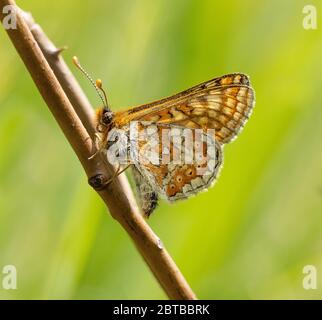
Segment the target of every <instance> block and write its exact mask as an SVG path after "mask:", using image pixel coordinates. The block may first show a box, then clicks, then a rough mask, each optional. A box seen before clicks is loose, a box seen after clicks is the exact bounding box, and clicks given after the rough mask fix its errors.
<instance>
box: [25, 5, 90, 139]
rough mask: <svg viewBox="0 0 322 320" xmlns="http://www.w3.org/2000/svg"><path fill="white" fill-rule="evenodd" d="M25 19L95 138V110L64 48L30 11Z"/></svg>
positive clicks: (86, 126) (72, 102)
mask: <svg viewBox="0 0 322 320" xmlns="http://www.w3.org/2000/svg"><path fill="white" fill-rule="evenodd" d="M22 14H23V15H24V19H25V21H26V23H27V24H28V26H29V29H30V31H31V33H32V35H33V36H34V38H35V40H36V42H37V44H38V46H39V48H40V49H41V51H42V53H43V54H44V56H45V58H46V60H47V62H48V63H49V65H50V67H51V68H52V70H53V71H54V74H55V76H56V78H57V80H58V81H59V83H60V85H61V86H62V88H63V89H64V91H65V93H66V95H67V97H68V99H69V101H70V102H71V104H72V105H73V106H74V108H75V111H76V113H77V115H78V117H79V118H80V119H81V121H82V122H83V125H84V127H85V128H86V130H87V132H88V133H89V135H90V136H91V138H92V139H94V138H95V124H94V121H93V120H94V110H93V108H92V106H91V104H90V103H89V101H88V99H87V97H86V95H85V94H84V92H83V90H82V89H81V87H80V86H79V84H78V82H77V80H76V79H75V77H74V75H73V74H72V73H71V71H70V70H69V68H68V66H67V64H66V62H65V61H64V59H63V57H62V56H61V55H60V53H61V52H62V51H63V50H64V48H61V49H59V48H56V46H55V45H54V44H53V43H52V42H51V41H50V39H49V38H48V37H47V35H46V34H45V33H44V32H43V30H42V28H41V27H40V25H39V24H36V23H35V22H34V20H33V18H32V16H31V14H30V13H27V12H23V11H22Z"/></svg>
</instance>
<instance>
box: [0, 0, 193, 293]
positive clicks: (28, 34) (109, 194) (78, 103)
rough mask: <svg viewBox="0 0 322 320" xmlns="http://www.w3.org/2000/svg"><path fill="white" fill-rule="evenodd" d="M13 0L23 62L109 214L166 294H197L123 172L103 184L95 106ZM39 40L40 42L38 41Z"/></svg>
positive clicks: (2, 1)
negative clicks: (95, 143)
mask: <svg viewBox="0 0 322 320" xmlns="http://www.w3.org/2000/svg"><path fill="white" fill-rule="evenodd" d="M6 5H12V6H15V8H16V9H17V10H16V22H17V29H7V30H6V31H7V33H8V35H9V37H10V39H11V41H12V43H13V44H14V46H15V48H16V50H17V52H18V53H19V55H20V57H21V58H22V60H23V62H24V64H25V65H26V67H27V69H28V71H29V73H30V74H31V76H32V78H33V81H34V82H35V84H36V86H37V88H38V90H39V92H40V93H41V95H42V97H43V99H44V100H45V102H46V104H47V105H48V107H49V109H50V111H51V112H52V114H53V115H54V117H55V119H56V121H57V123H58V124H59V126H60V127H61V129H62V131H63V132H64V134H65V136H66V138H67V140H68V142H69V143H70V145H71V146H72V148H73V149H74V151H75V153H76V155H77V157H78V158H79V160H80V162H81V164H82V166H83V168H84V170H85V172H86V174H87V177H88V180H89V183H90V184H91V186H92V187H93V188H94V189H95V190H96V191H97V193H98V194H99V195H100V197H101V198H102V199H103V201H104V202H105V203H106V205H107V207H108V208H109V211H110V213H111V215H112V216H113V217H114V218H115V219H116V220H117V221H118V222H119V223H120V224H121V225H122V226H123V228H124V229H125V230H126V232H127V233H128V234H129V236H130V237H131V238H132V240H133V242H134V243H135V245H136V247H137V248H138V250H139V252H140V253H141V255H142V257H143V258H144V260H145V261H146V263H147V264H148V265H149V267H150V269H151V271H152V272H153V274H154V275H155V277H156V279H157V280H158V281H159V283H160V285H161V286H162V288H163V289H164V291H165V292H166V294H167V295H168V297H169V298H170V299H195V298H196V297H195V295H194V293H193V291H192V290H191V289H190V287H189V285H188V283H187V282H186V280H185V279H184V277H183V275H182V274H181V272H180V270H179V269H178V267H177V266H176V265H175V263H174V261H173V260H172V258H171V257H170V255H169V254H168V252H167V251H166V249H165V248H164V247H163V246H162V244H161V242H160V239H159V238H158V237H157V236H156V235H155V234H154V232H153V231H152V230H151V228H150V227H149V226H148V224H147V223H146V221H145V220H144V218H143V217H142V216H141V214H140V213H139V210H138V207H137V205H136V202H135V200H134V197H133V194H132V191H131V188H130V186H129V184H128V181H127V180H126V178H125V177H124V176H122V175H121V176H120V177H118V179H115V181H114V182H113V183H111V184H109V185H108V186H107V187H103V186H104V182H105V181H106V180H107V179H108V177H109V176H110V174H111V172H112V170H113V169H112V167H108V166H106V165H105V164H104V163H103V162H102V160H101V157H100V156H99V155H97V156H95V157H93V158H91V159H89V157H90V156H91V155H92V154H93V150H94V148H95V147H94V146H93V140H92V139H91V136H92V137H93V134H94V131H93V129H94V127H93V116H92V114H93V112H92V109H91V108H90V104H89V103H88V101H87V98H86V96H85V95H84V94H83V92H82V90H81V89H80V87H79V85H78V83H77V81H76V80H75V79H74V77H73V76H72V74H71V72H70V71H69V69H68V67H67V65H66V64H65V63H64V62H63V60H62V58H61V57H60V56H59V50H57V49H56V48H55V46H54V45H53V44H52V43H51V42H50V41H49V39H48V38H47V37H46V36H45V34H44V33H43V31H42V30H41V29H40V28H39V27H37V26H36V25H35V24H34V22H32V20H30V18H29V20H28V21H29V22H28V24H29V27H28V24H27V23H26V21H25V15H24V14H23V13H22V11H20V10H18V8H17V7H16V5H15V3H14V1H13V0H0V10H1V12H0V15H1V21H2V20H3V18H4V13H3V7H4V6H6ZM37 41H38V43H37Z"/></svg>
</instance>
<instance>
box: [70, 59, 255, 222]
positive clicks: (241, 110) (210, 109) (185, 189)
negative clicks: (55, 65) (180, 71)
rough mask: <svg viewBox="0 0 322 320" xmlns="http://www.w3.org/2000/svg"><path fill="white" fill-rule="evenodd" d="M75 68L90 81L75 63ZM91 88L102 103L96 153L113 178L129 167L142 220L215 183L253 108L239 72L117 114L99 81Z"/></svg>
mask: <svg viewBox="0 0 322 320" xmlns="http://www.w3.org/2000/svg"><path fill="white" fill-rule="evenodd" d="M74 63H75V64H76V65H77V67H78V68H79V69H80V70H81V71H83V73H85V75H86V76H87V77H88V78H89V79H90V80H91V78H90V77H89V76H88V74H87V73H86V72H85V71H84V70H83V69H82V67H81V66H80V65H79V63H78V61H77V60H74ZM91 82H92V83H93V81H92V80H91ZM94 86H95V87H96V89H97V91H98V93H99V95H100V97H101V100H102V101H103V103H104V107H103V108H100V109H98V110H97V136H98V139H97V148H98V150H99V152H101V153H102V154H104V155H105V156H107V158H108V160H109V162H111V163H112V162H113V161H114V164H116V165H117V170H116V173H115V175H114V176H113V177H112V179H113V178H114V177H115V176H116V175H118V174H120V173H121V172H123V171H124V170H125V169H127V168H128V167H132V172H133V177H134V180H135V184H136V188H137V194H138V197H139V201H140V205H141V209H142V211H143V213H144V215H145V216H146V217H149V216H150V214H151V213H152V212H153V210H154V209H155V208H156V206H157V203H158V199H159V197H161V198H163V199H165V200H167V201H169V202H175V201H177V200H180V199H186V198H189V197H191V196H193V195H196V194H197V193H199V192H201V191H205V190H207V189H208V188H209V187H210V186H212V185H213V184H214V182H215V181H216V178H217V177H218V174H219V171H220V169H221V167H222V163H223V146H224V145H225V144H227V143H229V142H231V141H232V140H234V139H235V138H236V137H237V135H238V134H239V132H240V131H241V130H242V128H243V127H244V125H245V123H246V122H247V120H248V119H249V117H250V115H251V113H252V110H253V107H254V104H255V93H254V90H253V88H252V87H251V84H250V80H249V77H248V76H247V75H245V74H242V73H232V74H228V75H224V76H221V77H217V78H214V79H212V80H209V81H206V82H203V83H201V84H199V85H196V86H194V87H192V88H190V89H188V90H185V91H183V92H180V93H177V94H175V95H172V96H170V97H167V98H164V99H161V100H157V101H154V102H151V103H148V104H143V105H139V106H136V107H133V108H128V109H125V110H123V111H116V112H112V111H111V109H110V108H109V106H108V103H107V98H106V94H105V91H104V90H103V89H102V86H101V82H100V80H98V81H96V84H95V83H94ZM100 92H102V93H103V94H104V97H102V96H101V94H100ZM133 127H135V129H134V130H133ZM133 132H134V134H133ZM198 151H199V152H198ZM111 155H112V156H113V157H112V159H111V158H109V156H111ZM115 160H116V161H115ZM182 160H184V161H182ZM122 165H124V166H125V167H124V168H123V169H121V167H122ZM112 179H111V180H112Z"/></svg>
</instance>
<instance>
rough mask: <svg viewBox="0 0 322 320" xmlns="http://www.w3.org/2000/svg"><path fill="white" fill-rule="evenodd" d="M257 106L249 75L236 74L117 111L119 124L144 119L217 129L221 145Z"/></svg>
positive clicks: (236, 131) (117, 122) (228, 139)
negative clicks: (255, 105) (254, 106)
mask: <svg viewBox="0 0 322 320" xmlns="http://www.w3.org/2000/svg"><path fill="white" fill-rule="evenodd" d="M253 105H254V91H253V89H252V88H251V87H250V83H249V79H248V77H247V76H246V75H244V74H240V73H236V74H231V75H226V76H223V77H220V78H215V79H213V80H209V81H207V82H204V83H202V84H200V85H197V86H195V87H193V88H191V89H188V90H186V91H183V92H181V93H178V94H176V95H174V96H171V97H169V98H165V99H162V100H159V101H155V102H152V103H150V104H146V105H142V106H138V107H135V108H133V109H130V110H127V111H123V112H117V113H116V115H115V121H116V124H120V125H124V124H125V123H126V122H128V121H131V120H141V121H142V120H145V121H152V122H157V123H163V124H177V125H181V126H184V127H188V128H203V129H207V128H211V129H215V130H216V138H217V140H218V141H219V142H220V143H228V142H230V141H231V140H232V139H233V138H234V137H235V136H236V135H237V134H238V133H239V132H240V130H241V129H242V127H243V126H244V124H245V122H246V121H247V119H248V118H249V116H250V114H251V111H252V108H253Z"/></svg>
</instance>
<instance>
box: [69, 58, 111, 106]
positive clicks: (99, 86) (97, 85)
mask: <svg viewBox="0 0 322 320" xmlns="http://www.w3.org/2000/svg"><path fill="white" fill-rule="evenodd" d="M73 63H74V65H75V66H76V67H77V68H78V69H79V70H80V71H81V72H82V73H83V74H84V75H85V77H86V78H87V79H88V80H89V81H90V83H91V84H92V85H93V87H94V88H95V90H96V92H97V94H98V96H99V97H100V99H101V101H102V102H103V106H104V108H105V109H107V110H109V107H108V103H107V97H106V93H105V91H104V90H103V88H102V81H101V80H99V79H98V80H97V81H96V82H94V80H93V79H92V77H91V76H90V75H89V74H88V73H87V72H86V71H85V70H84V68H83V67H82V66H81V64H80V63H79V61H78V58H77V57H76V56H74V57H73ZM102 92H103V95H102Z"/></svg>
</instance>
